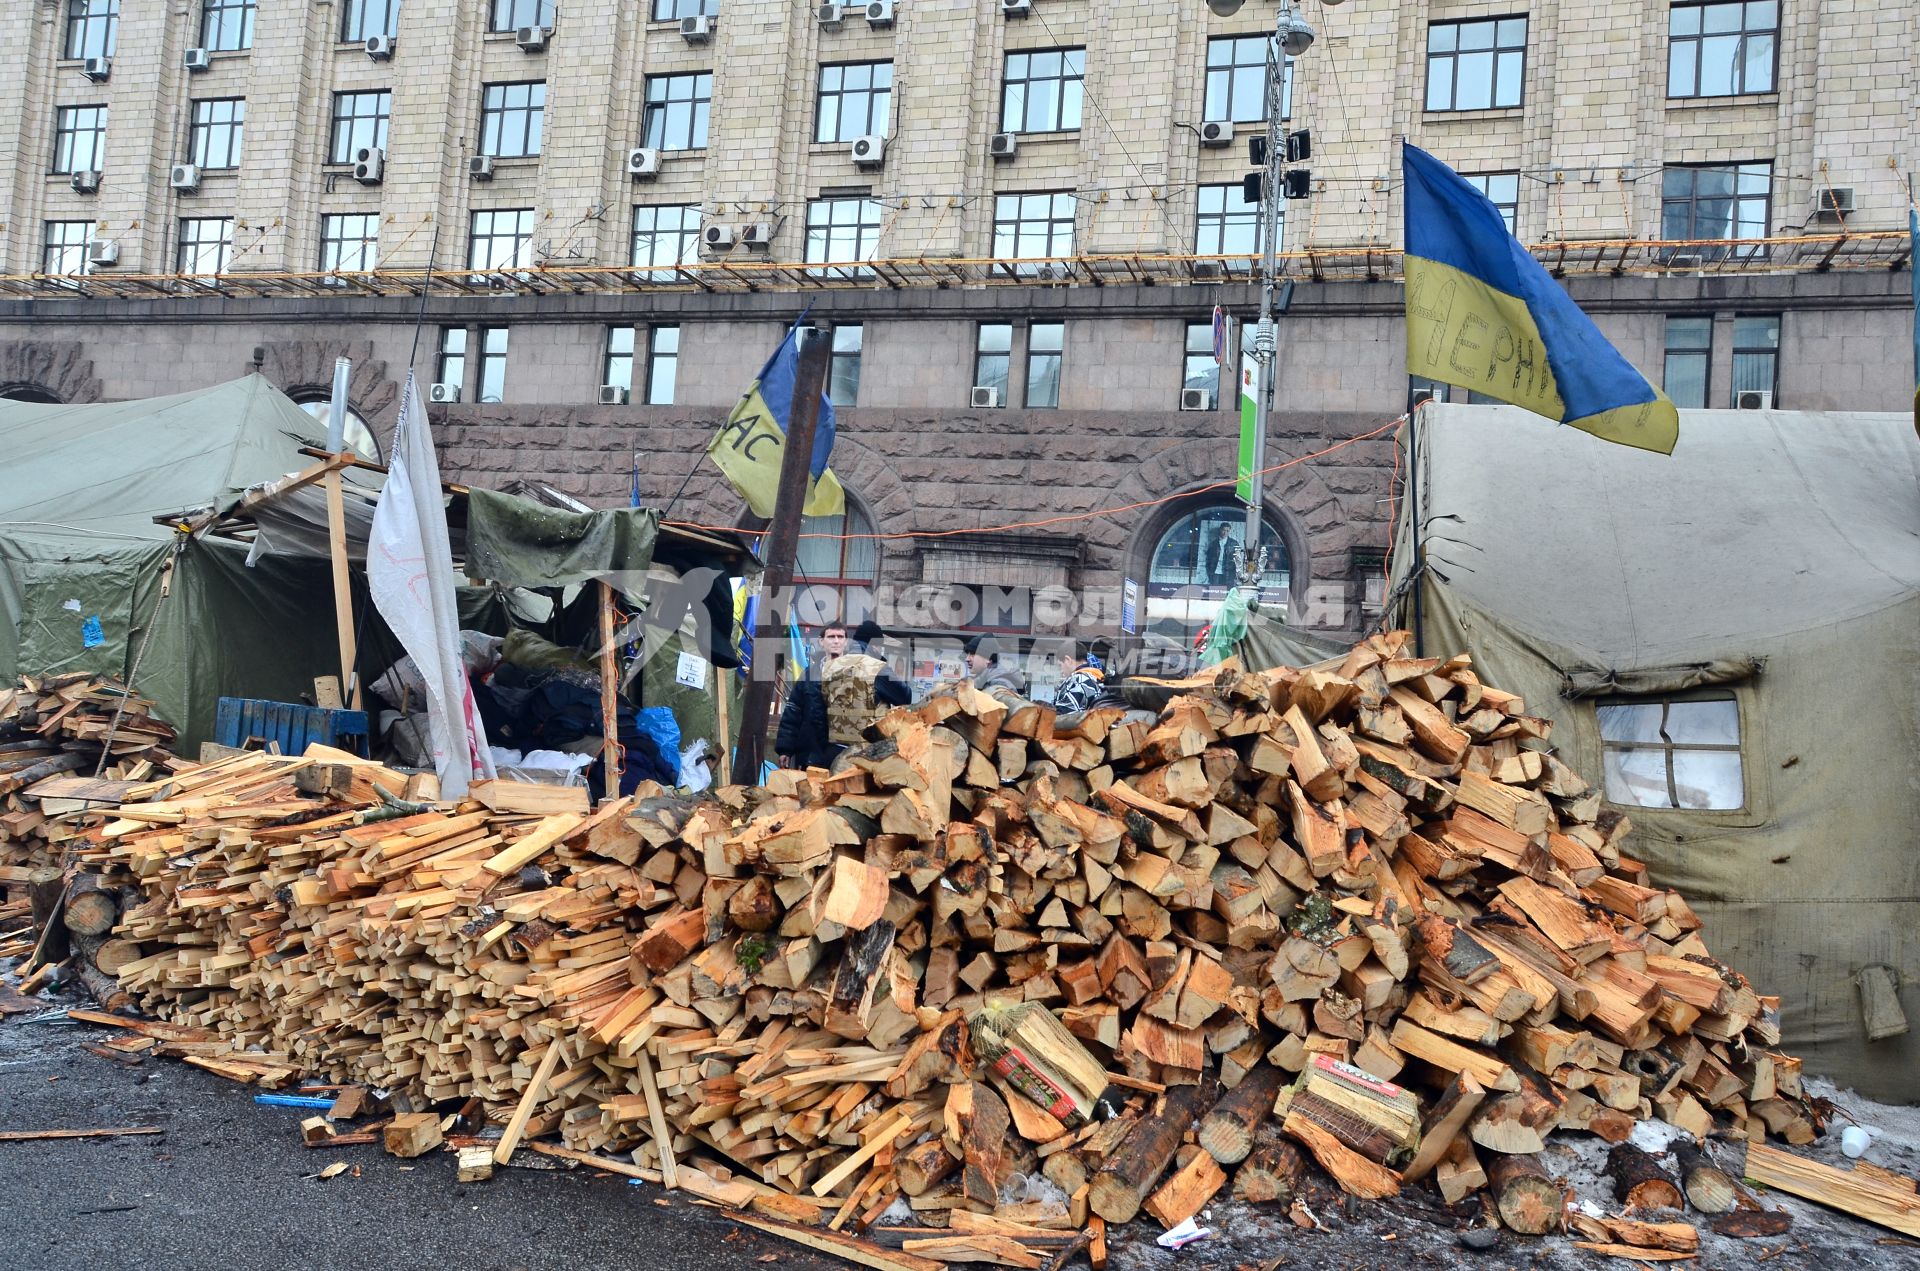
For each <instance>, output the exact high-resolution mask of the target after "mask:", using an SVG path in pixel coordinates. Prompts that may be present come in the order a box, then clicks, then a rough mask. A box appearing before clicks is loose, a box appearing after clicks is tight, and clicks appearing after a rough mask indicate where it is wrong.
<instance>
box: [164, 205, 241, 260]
mask: <svg viewBox="0 0 1920 1271" xmlns="http://www.w3.org/2000/svg"><path fill="white" fill-rule="evenodd" d="M232 259H233V218H232V217H231V216H193V217H187V216H183V217H181V218H180V251H179V254H178V255H176V256H175V257H174V266H173V267H174V270H175V272H177V273H182V274H224V273H226V272H227V265H228V263H229V262H230V261H231V260H232Z"/></svg>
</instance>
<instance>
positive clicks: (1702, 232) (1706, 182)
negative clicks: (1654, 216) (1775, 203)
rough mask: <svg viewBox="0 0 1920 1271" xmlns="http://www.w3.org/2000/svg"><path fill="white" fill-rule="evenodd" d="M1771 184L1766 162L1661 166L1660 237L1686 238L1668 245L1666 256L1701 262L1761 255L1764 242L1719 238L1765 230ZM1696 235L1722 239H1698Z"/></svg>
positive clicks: (1755, 235) (1763, 233) (1761, 233)
mask: <svg viewBox="0 0 1920 1271" xmlns="http://www.w3.org/2000/svg"><path fill="white" fill-rule="evenodd" d="M1772 190H1773V165H1772V164H1771V163H1741V164H1728V165H1717V166H1701V167H1672V168H1668V169H1666V170H1665V171H1664V172H1662V173H1661V174H1660V237H1662V238H1664V239H1668V240H1670V241H1675V240H1677V241H1681V242H1686V243H1687V244H1688V246H1687V247H1685V248H1669V249H1667V252H1666V256H1667V258H1668V260H1669V262H1672V261H1673V260H1675V259H1676V258H1678V257H1681V256H1695V257H1698V259H1699V261H1700V262H1705V261H1715V260H1725V259H1727V258H1728V257H1729V256H1731V257H1733V258H1735V259H1738V260H1763V259H1765V258H1766V254H1767V249H1766V246H1765V244H1762V243H1755V244H1753V245H1752V246H1743V245H1739V244H1735V243H1730V242H1726V241H1724V240H1728V239H1740V238H1765V237H1766V236H1767V222H1768V221H1769V220H1771V219H1772V216H1771V210H1772V209H1771V206H1770V205H1771V202H1772ZM1701 239H1709V240H1722V241H1720V242H1717V243H1708V244H1706V245H1699V244H1698V243H1697V240H1701Z"/></svg>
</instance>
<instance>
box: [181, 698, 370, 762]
mask: <svg viewBox="0 0 1920 1271" xmlns="http://www.w3.org/2000/svg"><path fill="white" fill-rule="evenodd" d="M256 738H257V739H258V741H256V742H255V744H256V746H258V745H264V744H265V743H266V742H270V741H271V742H278V743H279V744H280V753H281V754H283V755H303V754H305V753H306V752H307V747H308V746H311V745H315V744H319V745H322V746H332V747H334V748H336V749H339V750H350V751H352V752H353V753H355V754H357V755H360V756H362V757H366V756H367V755H368V750H367V713H366V712H365V711H337V710H327V709H324V708H322V707H319V706H303V705H301V704H300V703H298V702H268V701H263V700H261V699H259V698H254V697H223V698H221V699H220V704H219V707H218V709H217V710H216V711H215V712H214V717H213V739H214V740H215V741H216V742H218V743H219V744H220V745H222V746H241V745H245V744H246V743H247V742H248V741H249V740H250V739H256Z"/></svg>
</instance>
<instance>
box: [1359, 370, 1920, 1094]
mask: <svg viewBox="0 0 1920 1271" xmlns="http://www.w3.org/2000/svg"><path fill="white" fill-rule="evenodd" d="M1415 429H1416V436H1417V445H1416V446H1415V450H1416V452H1417V453H1416V455H1415V457H1414V460H1413V463H1412V465H1411V466H1412V467H1413V480H1414V484H1415V490H1416V494H1417V507H1416V506H1415V503H1416V500H1415V499H1409V500H1407V501H1405V502H1403V504H1402V509H1401V514H1400V519H1399V525H1398V526H1397V528H1396V533H1395V543H1394V552H1395V558H1394V561H1393V566H1392V576H1393V578H1394V579H1395V581H1396V583H1397V582H1399V581H1400V580H1403V579H1405V578H1406V577H1407V576H1408V573H1409V571H1410V569H1411V566H1412V563H1413V562H1412V552H1411V547H1412V543H1413V526H1414V520H1415V518H1416V517H1417V518H1418V520H1419V524H1420V526H1421V534H1422V536H1423V546H1424V547H1425V549H1426V551H1425V554H1426V559H1427V562H1428V569H1427V570H1426V571H1425V573H1424V574H1423V575H1422V576H1421V582H1420V585H1419V587H1418V589H1417V590H1418V596H1419V615H1420V625H1421V630H1422V634H1423V640H1422V645H1421V649H1422V651H1423V652H1424V653H1426V654H1428V655H1430V656H1431V655H1450V654H1453V653H1457V652H1461V651H1465V652H1468V653H1470V654H1471V655H1472V657H1473V662H1474V668H1475V670H1476V671H1477V672H1478V673H1479V674H1480V675H1481V676H1482V678H1483V679H1485V680H1486V682H1487V683H1489V684H1494V685H1497V686H1499V687H1500V688H1503V689H1506V690H1508V691H1511V692H1517V693H1522V694H1524V695H1525V698H1526V702H1527V706H1528V708H1529V709H1530V710H1531V711H1533V712H1535V713H1538V714H1543V715H1547V716H1550V717H1552V718H1553V719H1554V720H1555V721H1556V727H1555V729H1554V733H1553V741H1554V744H1555V746H1556V747H1557V748H1558V749H1559V751H1560V753H1561V754H1562V756H1563V757H1564V758H1565V759H1566V760H1567V761H1568V762H1569V763H1571V764H1573V765H1574V766H1575V767H1576V768H1578V769H1579V771H1580V772H1581V773H1582V774H1584V775H1585V776H1586V777H1587V778H1588V779H1589V780H1592V781H1594V782H1595V783H1596V784H1598V783H1599V781H1600V779H1601V771H1602V769H1601V742H1600V732H1599V722H1598V716H1597V714H1596V711H1595V706H1596V704H1600V703H1604V702H1606V701H1607V698H1608V696H1609V691H1608V690H1606V689H1605V688H1604V686H1605V685H1606V684H1608V683H1613V684H1617V685H1618V686H1619V687H1618V688H1617V689H1615V690H1611V692H1613V693H1617V694H1619V695H1620V696H1623V697H1631V696H1633V695H1634V694H1657V693H1669V692H1677V691H1683V690H1689V689H1691V690H1693V691H1696V692H1697V691H1700V690H1699V689H1698V688H1697V687H1696V686H1701V685H1711V686H1713V687H1712V688H1711V689H1710V690H1708V691H1710V692H1714V693H1721V694H1726V695H1730V696H1731V697H1732V698H1733V700H1734V702H1735V703H1736V704H1737V707H1738V721H1739V736H1738V741H1739V750H1740V759H1741V772H1742V776H1743V787H1744V789H1743V794H1744V800H1745V802H1744V804H1743V805H1742V806H1741V807H1739V808H1736V809H1728V810H1719V811H1707V810H1682V809H1668V808H1648V807H1637V806H1636V807H1626V808H1624V809H1623V810H1625V811H1626V812H1628V814H1629V815H1630V816H1631V817H1632V819H1633V823H1634V827H1635V828H1634V831H1633V834H1632V836H1631V837H1630V839H1629V840H1628V842H1627V852H1628V854H1629V855H1632V856H1634V857H1636V858H1638V859H1641V860H1644V861H1645V862H1647V864H1648V866H1649V868H1650V870H1651V872H1652V875H1653V878H1654V880H1655V881H1656V882H1657V883H1659V884H1661V885H1663V886H1670V887H1675V888H1678V889H1679V890H1680V891H1681V892H1682V893H1684V894H1685V895H1686V897H1687V898H1688V900H1689V902H1690V903H1691V904H1692V905H1693V907H1694V908H1695V909H1696V910H1697V911H1698V912H1699V914H1700V916H1701V917H1702V918H1703V919H1704V920H1705V922H1706V930H1705V932H1704V936H1705V939H1706V941H1707V946H1708V948H1710V949H1711V950H1713V951H1714V953H1715V954H1717V955H1718V956H1720V957H1723V958H1725V959H1726V960H1727V961H1728V962H1730V963H1731V964H1733V965H1734V966H1736V967H1738V968H1739V969H1740V970H1741V971H1743V972H1744V973H1746V974H1747V975H1748V976H1749V977H1751V978H1752V979H1753V981H1754V983H1755V985H1756V986H1757V987H1758V989H1759V991H1760V992H1762V993H1766V994H1778V995H1779V996H1780V997H1781V999H1782V1014H1783V1020H1782V1023H1783V1028H1784V1032H1785V1049H1787V1050H1788V1051H1790V1052H1791V1053H1795V1054H1799V1055H1802V1056H1804V1057H1805V1058H1806V1059H1807V1064H1808V1071H1809V1072H1821V1073H1825V1074H1827V1075H1830V1076H1832V1077H1833V1078H1835V1079H1836V1080H1838V1081H1839V1082H1840V1083H1841V1084H1842V1085H1843V1086H1846V1085H1853V1086H1856V1087H1858V1088H1859V1089H1860V1090H1861V1091H1862V1092H1863V1093H1866V1094H1870V1095H1873V1096H1875V1097H1878V1098H1883V1099H1888V1098H1891V1099H1902V1100H1908V1101H1913V1100H1920V1027H1916V1030H1915V1031H1911V1032H1908V1033H1907V1034H1905V1035H1904V1036H1900V1037H1894V1038H1889V1039H1886V1040H1882V1041H1876V1042H1868V1041H1867V1040H1866V1036H1865V1029H1864V1026H1863V1024H1862V1020H1861V1014H1860V1007H1859V999H1858V992H1857V990H1856V989H1855V987H1854V984H1853V976H1854V974H1855V973H1856V972H1857V971H1859V970H1861V969H1862V968H1863V967H1866V966H1871V965H1885V966H1888V967H1891V968H1892V969H1893V970H1894V972H1895V973H1896V975H1897V976H1898V978H1899V980H1900V982H1901V984H1902V989H1901V994H1900V998H1901V1004H1902V1005H1903V1007H1904V1008H1905V1010H1906V1013H1907V1015H1908V1017H1909V1018H1910V1019H1912V1020H1914V1022H1915V1024H1916V1025H1917V1026H1920V988H1916V987H1915V986H1916V984H1920V765H1917V764H1916V762H1915V756H1916V755H1920V441H1916V439H1915V436H1914V431H1913V427H1912V421H1911V420H1910V419H1909V418H1908V417H1907V416H1906V415H1905V414H1842V413H1794V412H1785V411H1683V412H1681V423H1680V443H1679V446H1678V447H1677V448H1676V449H1675V451H1674V453H1673V455H1672V456H1671V457H1670V458H1669V457H1663V456H1660V455H1655V454H1648V453H1644V452H1641V451H1635V450H1629V449H1626V448H1624V447H1619V446H1609V445H1604V444H1601V443H1599V442H1597V441H1595V440H1594V439H1593V438H1591V437H1588V436H1586V435H1585V434H1583V433H1580V432H1577V431H1575V430H1572V429H1567V428H1554V427H1550V426H1543V425H1542V424H1541V422H1540V421H1539V419H1537V418H1535V417H1533V416H1530V415H1528V414H1526V413H1525V412H1523V411H1520V410H1517V409H1514V408H1512V407H1503V406H1479V405H1475V406H1453V405H1433V406H1429V407H1425V408H1423V409H1422V411H1421V412H1420V414H1419V416H1418V417H1417V419H1416V421H1415ZM1402 442H1403V444H1404V442H1405V434H1404V432H1403V435H1402ZM1396 606H1397V608H1396V611H1395V612H1394V613H1393V614H1392V615H1390V616H1391V618H1392V621H1393V623H1394V625H1399V626H1411V625H1413V622H1414V603H1413V593H1402V594H1401V595H1400V597H1399V599H1398V600H1397V601H1396Z"/></svg>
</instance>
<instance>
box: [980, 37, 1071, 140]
mask: <svg viewBox="0 0 1920 1271" xmlns="http://www.w3.org/2000/svg"><path fill="white" fill-rule="evenodd" d="M1086 73H1087V51H1086V50H1085V49H1042V50H1039V51H1036V52H1029V53H1009V54H1007V77H1006V79H1005V80H1004V81H1002V84H1001V88H1000V131H1002V132H1073V131H1076V130H1077V129H1078V128H1079V127H1080V98H1081V92H1082V80H1084V79H1085V78H1086Z"/></svg>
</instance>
